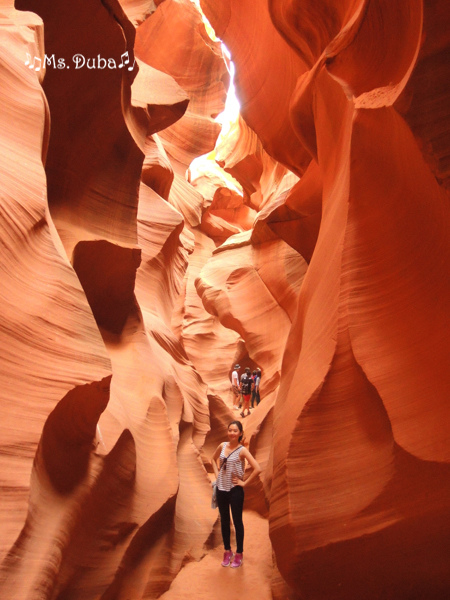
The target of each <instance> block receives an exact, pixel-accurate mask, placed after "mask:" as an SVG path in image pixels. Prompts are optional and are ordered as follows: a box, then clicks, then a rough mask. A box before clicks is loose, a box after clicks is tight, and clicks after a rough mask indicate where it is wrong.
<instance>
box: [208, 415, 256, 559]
mask: <svg viewBox="0 0 450 600" xmlns="http://www.w3.org/2000/svg"><path fill="white" fill-rule="evenodd" d="M243 437H244V430H243V428H242V423H241V422H240V421H232V422H231V423H230V424H229V425H228V442H223V443H222V444H219V446H218V447H217V448H216V451H215V452H214V454H213V457H212V465H213V469H214V473H215V474H216V478H217V506H218V507H219V513H220V525H221V528H222V539H223V545H224V548H225V552H224V555H223V561H222V567H228V565H230V564H231V567H233V568H236V567H240V566H241V565H242V561H243V560H244V556H243V552H244V523H243V521H242V511H243V508H244V487H245V486H246V485H247V484H249V483H250V482H251V481H252V480H253V479H255V477H257V476H258V475H259V473H261V467H260V466H259V464H258V463H257V462H256V460H255V459H254V458H253V456H252V455H251V454H250V452H249V451H248V450H247V448H246V447H245V446H243V444H242V440H243ZM218 460H220V465H218ZM246 460H247V461H248V462H249V464H250V466H251V467H252V472H251V473H250V476H249V477H248V479H246V480H245V481H244V472H245V461H246ZM230 508H231V514H232V515H233V524H234V529H235V532H236V554H234V555H233V552H232V551H231V543H230Z"/></svg>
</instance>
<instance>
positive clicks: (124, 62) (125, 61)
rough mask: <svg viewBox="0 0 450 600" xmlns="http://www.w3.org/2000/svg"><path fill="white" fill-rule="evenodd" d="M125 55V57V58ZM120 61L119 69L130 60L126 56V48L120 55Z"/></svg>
mask: <svg viewBox="0 0 450 600" xmlns="http://www.w3.org/2000/svg"><path fill="white" fill-rule="evenodd" d="M125 57H126V58H125ZM120 58H121V59H122V62H121V63H120V65H119V69H121V68H122V67H123V66H124V65H127V64H128V63H129V62H130V58H129V56H128V50H127V51H126V52H124V53H123V54H121V55H120Z"/></svg>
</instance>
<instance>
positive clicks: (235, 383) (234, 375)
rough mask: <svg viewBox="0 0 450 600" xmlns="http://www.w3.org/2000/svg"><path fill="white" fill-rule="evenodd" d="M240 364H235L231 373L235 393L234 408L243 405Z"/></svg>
mask: <svg viewBox="0 0 450 600" xmlns="http://www.w3.org/2000/svg"><path fill="white" fill-rule="evenodd" d="M240 368H241V367H240V365H238V364H236V365H234V370H233V372H232V373H231V388H232V390H233V394H234V397H235V399H234V407H233V408H240V405H241V401H242V400H241V390H240V385H239V369H240Z"/></svg>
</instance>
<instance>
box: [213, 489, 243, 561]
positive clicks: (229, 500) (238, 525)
mask: <svg viewBox="0 0 450 600" xmlns="http://www.w3.org/2000/svg"><path fill="white" fill-rule="evenodd" d="M217 506H218V507H219V513H220V525H221V528H222V539H223V545H224V547H225V550H231V544H230V507H231V514H232V515H233V525H234V530H235V532H236V552H237V553H238V554H241V553H242V552H243V551H244V523H243V521H242V510H243V508H244V488H243V487H241V486H240V485H237V486H235V487H234V488H231V490H230V491H229V492H223V491H222V490H217Z"/></svg>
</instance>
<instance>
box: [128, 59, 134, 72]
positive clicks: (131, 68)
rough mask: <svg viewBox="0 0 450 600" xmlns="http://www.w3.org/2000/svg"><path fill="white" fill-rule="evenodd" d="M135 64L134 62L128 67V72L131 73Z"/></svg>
mask: <svg viewBox="0 0 450 600" xmlns="http://www.w3.org/2000/svg"><path fill="white" fill-rule="evenodd" d="M135 64H136V60H134V61H133V64H132V65H131V67H128V70H129V71H132V70H133V69H134V65H135Z"/></svg>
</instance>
